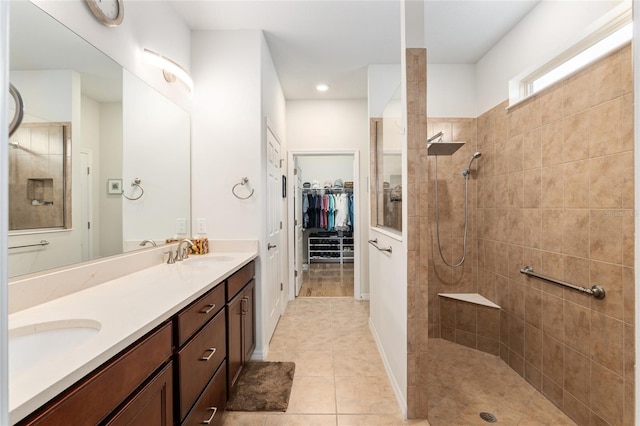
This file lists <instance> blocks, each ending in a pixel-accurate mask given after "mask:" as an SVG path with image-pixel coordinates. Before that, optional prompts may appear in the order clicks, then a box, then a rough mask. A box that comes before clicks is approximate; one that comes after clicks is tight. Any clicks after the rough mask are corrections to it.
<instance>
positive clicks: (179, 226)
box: [176, 217, 187, 234]
mask: <svg viewBox="0 0 640 426" xmlns="http://www.w3.org/2000/svg"><path fill="white" fill-rule="evenodd" d="M176 233H177V234H186V233H187V219H185V218H183V217H181V218H178V219H176Z"/></svg>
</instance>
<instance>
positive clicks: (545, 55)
mask: <svg viewBox="0 0 640 426" xmlns="http://www.w3.org/2000/svg"><path fill="white" fill-rule="evenodd" d="M618 4H619V1H615V0H614V1H582V0H572V1H542V2H540V3H538V5H537V6H536V7H535V8H534V9H533V10H532V11H531V12H529V14H528V15H527V16H526V17H525V18H524V19H522V21H520V22H519V23H518V25H516V26H515V27H514V28H513V29H512V30H511V31H510V32H509V33H508V34H507V35H506V36H505V37H503V38H502V39H501V40H500V41H499V42H498V43H496V45H495V46H493V47H492V48H491V50H490V51H489V52H488V53H487V54H486V55H484V56H483V57H482V59H480V61H478V63H477V64H476V87H477V91H478V98H477V110H476V114H475V116H476V117H477V116H479V115H480V114H482V113H483V112H485V111H487V110H489V109H490V108H492V107H494V106H496V105H497V104H499V103H500V102H503V101H504V100H506V99H508V97H509V92H508V81H509V80H510V79H511V78H513V77H515V76H516V75H518V74H520V73H521V72H523V71H524V70H527V69H530V68H532V67H534V66H536V65H542V64H543V63H544V62H546V61H548V60H549V59H551V57H552V56H553V55H555V54H558V53H560V52H559V51H558V49H559V48H560V47H561V46H563V45H565V44H566V43H567V42H568V41H570V40H574V39H575V37H576V35H577V34H581V33H583V32H584V30H585V28H586V27H587V26H589V24H591V23H592V22H594V21H595V20H596V19H597V18H599V17H601V16H602V15H603V14H604V13H605V12H607V11H608V10H610V9H612V8H613V7H615V6H617V5H618ZM566 47H568V46H566ZM550 55H551V56H550ZM430 109H431V108H430ZM429 115H431V111H429Z"/></svg>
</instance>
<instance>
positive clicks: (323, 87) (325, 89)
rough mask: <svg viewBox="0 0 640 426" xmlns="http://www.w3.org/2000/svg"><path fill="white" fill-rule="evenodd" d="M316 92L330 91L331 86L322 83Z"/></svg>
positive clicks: (318, 85)
mask: <svg viewBox="0 0 640 426" xmlns="http://www.w3.org/2000/svg"><path fill="white" fill-rule="evenodd" d="M316 90H317V91H318V92H326V91H327V90H329V85H328V84H326V83H320V84H317V85H316Z"/></svg>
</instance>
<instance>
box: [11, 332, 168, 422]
mask: <svg viewBox="0 0 640 426" xmlns="http://www.w3.org/2000/svg"><path fill="white" fill-rule="evenodd" d="M170 357H171V324H170V323H167V324H165V325H164V326H163V327H161V328H160V329H158V330H157V331H155V332H154V333H152V334H151V335H150V336H148V337H146V338H145V339H144V340H142V341H141V342H137V343H136V344H134V345H133V346H132V347H130V348H129V349H126V350H125V351H124V352H123V353H122V354H121V355H117V356H116V357H115V358H114V359H113V360H112V361H109V362H108V363H107V364H106V365H105V366H104V367H100V369H98V370H97V371H96V372H94V373H91V374H90V375H89V376H87V378H86V379H83V380H82V381H81V382H80V383H79V384H78V385H77V386H75V387H74V388H72V389H71V390H70V391H68V392H65V393H63V394H62V395H61V396H60V397H59V399H57V400H56V401H55V402H52V403H50V405H48V406H46V407H45V408H44V409H43V410H42V411H41V412H39V413H38V414H35V415H33V416H31V417H30V418H28V419H26V420H24V421H22V422H21V423H20V424H21V425H25V424H28V425H36V424H38V425H47V426H54V425H60V426H73V425H87V424H98V423H99V422H100V421H101V420H103V419H104V418H105V417H106V416H107V414H109V413H110V412H111V411H112V410H113V409H114V408H116V407H117V406H118V405H119V404H120V403H121V402H123V401H124V400H125V399H126V398H127V397H128V396H129V395H130V394H131V393H132V392H133V391H134V390H135V389H136V388H137V387H138V386H140V385H141V384H142V383H143V382H144V381H145V380H147V378H148V377H150V376H151V375H152V374H153V372H154V371H155V370H156V369H157V368H158V367H160V365H162V364H163V363H164V362H165V361H167V360H168V359H169V358H170Z"/></svg>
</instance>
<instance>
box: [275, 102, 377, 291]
mask: <svg viewBox="0 0 640 426" xmlns="http://www.w3.org/2000/svg"><path fill="white" fill-rule="evenodd" d="M367 110H368V107H367V101H366V100H364V99H362V100H360V99H358V100H319V101H318V100H296V101H287V146H288V149H289V151H294V152H298V151H305V150H306V151H315V152H318V151H344V150H357V151H359V152H360V158H361V164H360V176H359V183H360V188H359V193H358V194H359V197H360V200H359V201H358V208H359V209H360V214H359V216H358V217H357V218H356V219H355V220H356V221H357V222H356V227H357V228H358V229H360V233H359V239H360V240H359V243H360V249H361V256H360V283H361V293H362V294H364V295H367V294H369V261H368V260H369V259H368V255H367V247H368V244H367V236H368V233H367V232H366V231H365V230H366V229H367V228H366V226H367V224H368V223H369V219H368V214H369V198H368V194H369V192H368V188H367V178H368V175H369V166H368V155H367V154H368V152H369V120H368V118H367Z"/></svg>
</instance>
